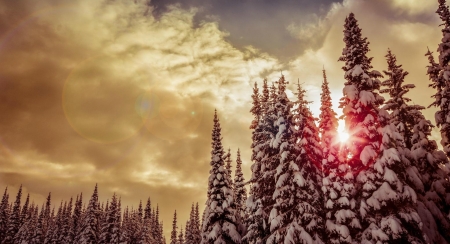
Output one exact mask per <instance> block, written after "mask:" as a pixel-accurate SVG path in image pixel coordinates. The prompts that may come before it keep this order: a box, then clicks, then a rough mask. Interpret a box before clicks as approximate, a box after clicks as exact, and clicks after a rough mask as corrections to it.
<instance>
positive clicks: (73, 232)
mask: <svg viewBox="0 0 450 244" xmlns="http://www.w3.org/2000/svg"><path fill="white" fill-rule="evenodd" d="M82 206H83V193H81V194H80V196H78V195H77V199H76V201H75V207H74V209H73V214H72V218H71V225H70V230H69V234H68V237H69V240H71V242H74V241H75V238H76V237H77V236H78V235H79V232H80V225H81V208H82Z"/></svg>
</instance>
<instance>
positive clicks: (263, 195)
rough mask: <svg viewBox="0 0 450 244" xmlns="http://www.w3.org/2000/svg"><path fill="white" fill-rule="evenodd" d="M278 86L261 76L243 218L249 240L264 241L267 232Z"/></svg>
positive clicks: (245, 237) (270, 204) (270, 203)
mask: <svg viewBox="0 0 450 244" xmlns="http://www.w3.org/2000/svg"><path fill="white" fill-rule="evenodd" d="M276 99H277V90H276V87H275V85H274V84H273V83H272V86H271V87H270V88H269V87H268V85H267V80H264V84H263V91H262V96H261V113H262V114H261V118H260V121H259V123H258V127H257V128H256V129H255V132H258V133H257V134H254V137H253V143H252V148H254V149H253V150H254V152H255V153H253V154H252V161H253V164H252V166H251V171H252V177H251V178H250V182H251V186H250V194H249V197H248V199H247V203H246V205H247V209H248V210H247V211H248V212H249V216H248V219H247V221H246V226H247V234H246V235H245V236H244V238H243V239H244V241H245V242H248V243H250V244H259V243H263V242H265V240H266V239H267V237H268V236H269V234H270V230H269V224H268V218H269V213H270V210H271V209H272V207H273V205H274V203H275V201H274V199H273V192H274V191H275V185H274V184H273V182H274V181H275V170H276V166H277V162H278V159H277V155H278V151H277V150H276V149H274V148H272V147H271V146H270V141H271V140H272V139H273V138H275V136H276V134H277V128H276V127H275V126H274V124H275V122H276V118H277V117H276V110H275V103H276Z"/></svg>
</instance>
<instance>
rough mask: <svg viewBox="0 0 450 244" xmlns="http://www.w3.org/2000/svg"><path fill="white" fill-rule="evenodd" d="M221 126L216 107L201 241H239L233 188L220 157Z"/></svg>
mask: <svg viewBox="0 0 450 244" xmlns="http://www.w3.org/2000/svg"><path fill="white" fill-rule="evenodd" d="M223 155H224V150H223V146H222V137H221V128H220V123H219V119H218V117H217V111H215V113H214V128H213V131H212V151H211V163H210V165H211V170H210V171H209V173H210V176H209V182H208V194H207V201H206V209H205V219H204V221H203V227H202V242H201V243H202V244H207V243H211V244H212V243H241V236H240V234H239V233H238V231H237V227H236V215H235V210H234V209H233V208H232V206H233V205H234V199H233V192H232V189H231V182H229V180H228V178H227V177H226V174H227V170H226V169H225V164H224V161H223Z"/></svg>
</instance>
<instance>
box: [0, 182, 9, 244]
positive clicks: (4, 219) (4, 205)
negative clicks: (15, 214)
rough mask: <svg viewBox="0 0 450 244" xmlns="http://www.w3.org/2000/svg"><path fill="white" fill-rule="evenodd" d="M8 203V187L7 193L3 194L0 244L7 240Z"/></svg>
mask: <svg viewBox="0 0 450 244" xmlns="http://www.w3.org/2000/svg"><path fill="white" fill-rule="evenodd" d="M8 201H9V195H8V187H6V188H5V192H4V193H3V197H2V202H1V203H0V243H3V240H4V239H5V238H6V233H7V231H8V219H9V211H8Z"/></svg>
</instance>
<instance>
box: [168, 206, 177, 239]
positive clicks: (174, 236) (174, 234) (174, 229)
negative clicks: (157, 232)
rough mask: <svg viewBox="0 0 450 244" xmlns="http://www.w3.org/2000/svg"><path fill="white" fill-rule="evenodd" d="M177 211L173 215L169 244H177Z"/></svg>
mask: <svg viewBox="0 0 450 244" xmlns="http://www.w3.org/2000/svg"><path fill="white" fill-rule="evenodd" d="M177 238H178V236H177V211H176V210H175V213H174V214H173V222H172V232H170V244H177V241H178V239H177Z"/></svg>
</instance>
